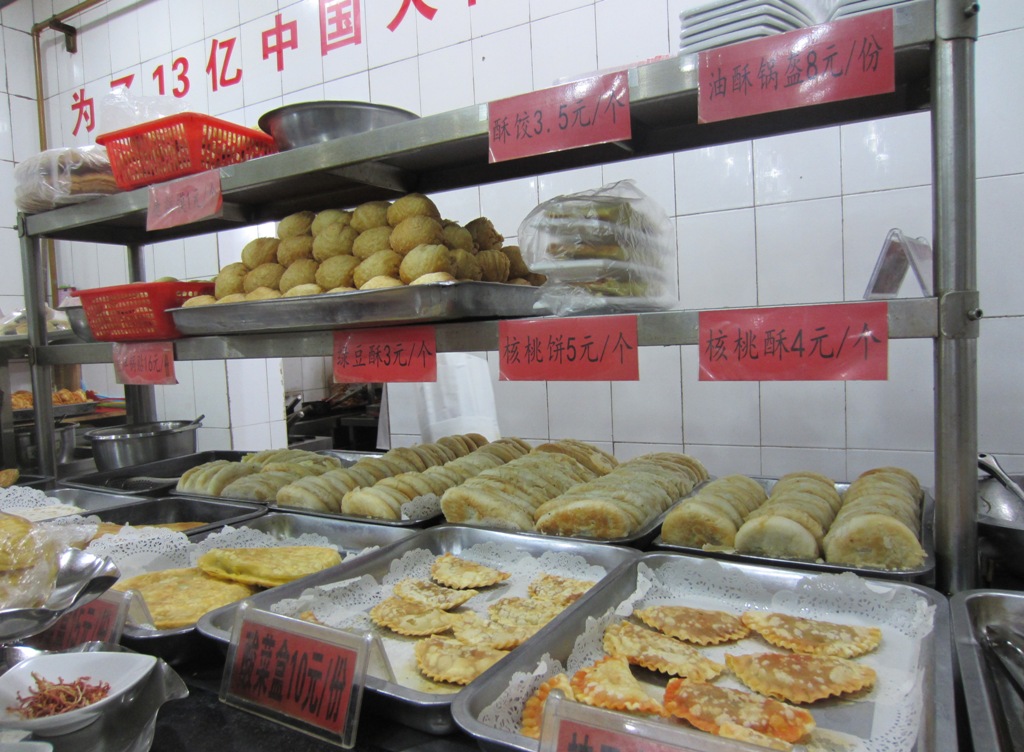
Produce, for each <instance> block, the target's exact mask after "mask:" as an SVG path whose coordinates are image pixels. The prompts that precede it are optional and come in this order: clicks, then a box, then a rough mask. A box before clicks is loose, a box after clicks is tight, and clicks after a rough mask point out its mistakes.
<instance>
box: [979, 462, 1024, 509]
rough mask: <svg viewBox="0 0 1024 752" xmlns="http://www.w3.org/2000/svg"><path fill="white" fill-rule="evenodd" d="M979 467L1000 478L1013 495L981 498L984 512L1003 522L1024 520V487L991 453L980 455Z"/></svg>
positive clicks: (997, 478)
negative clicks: (1023, 487)
mask: <svg viewBox="0 0 1024 752" xmlns="http://www.w3.org/2000/svg"><path fill="white" fill-rule="evenodd" d="M978 467H979V468H981V469H982V470H984V471H985V472H987V473H988V474H989V475H991V476H992V477H993V478H995V479H996V480H998V481H999V482H1000V483H1002V484H1003V486H1004V487H1005V488H1006V490H1008V491H1009V492H1010V494H1012V495H1007V494H1000V495H997V496H996V498H988V497H985V498H980V499H979V502H980V503H981V505H982V507H983V508H982V509H981V511H982V513H983V514H985V515H986V516H988V517H992V518H994V519H997V520H1000V521H1003V522H1024V489H1022V488H1021V487H1020V485H1018V484H1017V482H1016V481H1015V480H1014V479H1013V478H1011V477H1010V476H1009V475H1008V474H1007V473H1006V471H1005V470H1003V468H1002V466H1001V465H1000V464H999V462H998V461H997V460H996V458H995V457H993V456H992V455H991V454H984V453H982V454H979V455H978Z"/></svg>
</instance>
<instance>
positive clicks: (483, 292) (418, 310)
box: [168, 282, 548, 335]
mask: <svg viewBox="0 0 1024 752" xmlns="http://www.w3.org/2000/svg"><path fill="white" fill-rule="evenodd" d="M538 300H539V292H538V288H536V287H527V286H525V285H507V284H501V283H498V282H441V283H438V284H433V285H406V286H403V287H389V288H385V289H380V290H359V291H356V292H344V293H324V294H322V295H309V296H303V297H297V298H278V299H276V300H254V301H250V302H245V303H225V304H218V305H211V306H196V307H194V308H173V309H171V310H170V311H168V312H169V313H170V314H171V316H173V317H174V324H175V326H177V327H178V330H179V331H180V332H181V333H182V334H188V335H201V334H209V335H221V334H241V333H245V332H260V333H267V332H290V331H303V330H309V329H323V328H325V327H327V328H330V327H349V328H355V327H368V326H387V325H392V324H414V323H415V324H419V323H424V322H428V321H450V320H460V319H494V318H514V317H523V316H539V315H544V314H546V313H548V310H547V309H546V308H541V307H539V306H538Z"/></svg>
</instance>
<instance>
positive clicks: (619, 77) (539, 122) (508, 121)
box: [487, 71, 632, 162]
mask: <svg viewBox="0 0 1024 752" xmlns="http://www.w3.org/2000/svg"><path fill="white" fill-rule="evenodd" d="M487 119H488V131H489V133H488V148H487V156H488V161H490V162H504V161H505V160H509V159H519V158H520V157H532V156H534V155H536V154H547V153H549V152H553V151H561V150H562V149H573V148H576V147H578V146H591V145H592V144H604V143H608V142H609V141H625V140H628V139H629V138H630V136H631V134H632V130H631V124H630V120H629V80H628V77H627V75H626V73H625V72H624V71H620V72H618V73H608V74H605V75H603V76H592V77H591V78H585V79H581V80H579V81H572V82H570V83H567V84H562V85H561V86H554V87H552V88H550V89H541V90H540V91H533V92H530V93H528V94H520V95H519V96H515V97H509V98H508V99H499V100H496V101H494V102H491V103H490V104H488V105H487Z"/></svg>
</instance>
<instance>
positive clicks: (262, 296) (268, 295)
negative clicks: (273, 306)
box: [245, 287, 281, 300]
mask: <svg viewBox="0 0 1024 752" xmlns="http://www.w3.org/2000/svg"><path fill="white" fill-rule="evenodd" d="M280 297H281V291H280V290H278V289H277V288H276V287H257V288H256V289H255V290H253V291H252V292H247V293H246V294H245V299H246V300H274V299H275V298H280Z"/></svg>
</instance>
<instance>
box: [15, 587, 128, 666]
mask: <svg viewBox="0 0 1024 752" xmlns="http://www.w3.org/2000/svg"><path fill="white" fill-rule="evenodd" d="M127 614H128V595H127V594H126V593H120V592H117V591H115V590H108V591H107V592H105V593H104V594H103V595H101V596H99V597H98V598H95V599H93V600H91V601H89V602H88V603H83V604H82V605H81V606H78V607H77V608H75V609H74V610H72V611H69V612H67V613H66V614H64V615H63V616H62V617H60V619H58V620H57V622H56V623H55V624H54V625H53V626H52V627H50V628H49V629H47V630H46V631H45V632H41V633H40V634H37V635H35V636H34V637H32V638H30V639H29V643H30V644H31V645H32V646H33V647H37V648H41V649H43V650H58V651H60V650H68V649H70V648H73V647H77V646H78V645H81V644H82V643H85V642H92V641H98V642H109V643H117V642H118V641H119V640H120V639H121V630H122V629H123V628H124V620H125V616H126V615H127Z"/></svg>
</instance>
